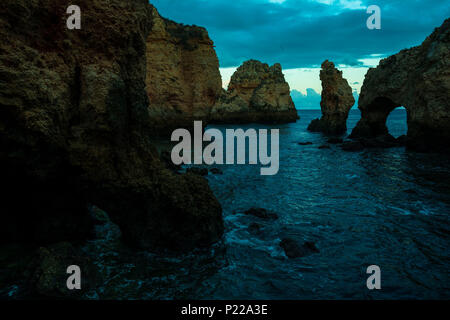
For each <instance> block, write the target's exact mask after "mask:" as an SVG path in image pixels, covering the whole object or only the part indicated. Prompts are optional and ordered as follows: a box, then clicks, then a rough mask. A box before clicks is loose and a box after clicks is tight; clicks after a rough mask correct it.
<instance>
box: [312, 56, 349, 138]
mask: <svg viewBox="0 0 450 320" xmlns="http://www.w3.org/2000/svg"><path fill="white" fill-rule="evenodd" d="M320 80H322V100H321V102H320V107H321V109H322V118H320V119H315V120H313V121H312V122H311V123H310V125H309V126H308V130H309V131H313V132H323V133H325V134H328V135H341V134H344V133H345V132H346V131H347V118H348V113H349V111H350V109H351V108H352V106H353V105H354V104H355V98H354V96H353V92H352V88H351V87H350V85H349V84H348V82H347V80H346V79H344V78H343V77H342V71H340V70H338V69H336V67H335V66H334V63H333V62H331V61H328V60H326V61H325V62H324V63H322V70H321V71H320Z"/></svg>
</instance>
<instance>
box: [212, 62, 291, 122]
mask: <svg viewBox="0 0 450 320" xmlns="http://www.w3.org/2000/svg"><path fill="white" fill-rule="evenodd" d="M297 119H298V114H297V110H296V109H295V105H294V102H293V101H292V98H291V95H290V88H289V84H288V83H287V82H286V80H285V78H284V75H283V72H282V68H281V65H280V64H279V63H277V64H274V65H273V66H271V67H269V65H268V64H265V63H261V62H259V61H257V60H249V61H246V62H244V64H243V65H242V66H240V67H239V68H238V69H237V70H236V72H235V73H234V74H233V76H232V77H231V81H230V84H229V86H228V91H225V90H223V92H222V95H221V97H220V99H219V101H218V102H217V103H216V105H215V106H214V107H213V110H212V113H211V122H213V123H253V122H254V123H286V122H295V121H296V120H297Z"/></svg>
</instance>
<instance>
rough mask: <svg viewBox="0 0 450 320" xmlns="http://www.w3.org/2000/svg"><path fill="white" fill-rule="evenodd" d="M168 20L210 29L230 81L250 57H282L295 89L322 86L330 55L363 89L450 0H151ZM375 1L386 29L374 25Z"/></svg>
mask: <svg viewBox="0 0 450 320" xmlns="http://www.w3.org/2000/svg"><path fill="white" fill-rule="evenodd" d="M150 2H151V3H153V4H154V5H155V6H156V7H157V8H158V10H159V12H160V13H161V15H163V16H165V17H166V18H169V19H172V20H175V21H177V22H181V23H184V24H195V25H199V26H203V27H206V28H207V29H208V31H209V34H210V37H211V38H212V39H213V41H214V42H215V45H216V50H217V54H218V56H219V60H220V66H221V73H222V78H223V82H224V86H226V85H227V83H228V81H229V78H230V76H231V75H232V73H233V72H234V70H235V68H236V67H237V66H239V65H241V64H242V62H244V61H245V60H248V59H257V60H260V61H262V62H266V63H269V64H273V63H276V62H279V63H281V65H282V66H283V69H284V73H285V75H286V79H287V80H288V82H289V84H290V86H291V89H292V90H298V91H300V92H302V93H306V91H307V88H312V89H314V90H315V91H316V92H320V91H321V83H320V79H319V67H320V64H321V63H322V62H323V61H324V60H326V59H329V60H331V61H334V62H335V63H336V64H337V65H339V67H340V68H341V69H342V70H343V71H344V76H345V77H346V78H347V79H348V80H349V83H350V85H351V86H352V87H353V88H354V89H355V90H358V91H359V89H360V87H361V85H362V82H363V80H364V75H365V73H366V72H367V68H368V67H372V66H376V65H377V64H378V61H379V60H380V58H383V57H386V56H388V55H391V54H394V53H397V52H398V51H400V50H401V49H404V48H409V47H411V46H415V45H419V44H420V43H421V42H422V41H423V40H424V39H425V38H426V36H427V35H429V34H430V33H431V32H432V31H433V29H434V28H435V27H438V26H440V25H441V24H442V22H443V21H444V20H445V19H446V18H448V17H450V5H449V0H150ZM369 5H378V6H379V7H380V8H381V30H369V29H368V28H367V26H366V21H367V19H368V18H369V16H370V14H367V13H366V10H367V7H368V6H369Z"/></svg>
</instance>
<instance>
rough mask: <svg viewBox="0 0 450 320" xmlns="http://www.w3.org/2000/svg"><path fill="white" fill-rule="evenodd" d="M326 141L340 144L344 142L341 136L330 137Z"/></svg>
mask: <svg viewBox="0 0 450 320" xmlns="http://www.w3.org/2000/svg"><path fill="white" fill-rule="evenodd" d="M327 142H328V143H331V144H340V143H343V142H344V139H342V138H330V139H328V141H327Z"/></svg>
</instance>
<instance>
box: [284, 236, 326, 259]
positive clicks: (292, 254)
mask: <svg viewBox="0 0 450 320" xmlns="http://www.w3.org/2000/svg"><path fill="white" fill-rule="evenodd" d="M280 246H281V247H282V248H283V250H284V252H285V254H286V256H287V257H288V258H290V259H295V258H301V257H305V256H308V255H310V254H313V253H318V252H319V249H317V247H316V245H315V244H314V243H313V242H305V243H304V244H303V245H302V246H300V245H299V244H298V242H297V241H295V240H293V239H290V238H284V239H283V240H281V242H280Z"/></svg>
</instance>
